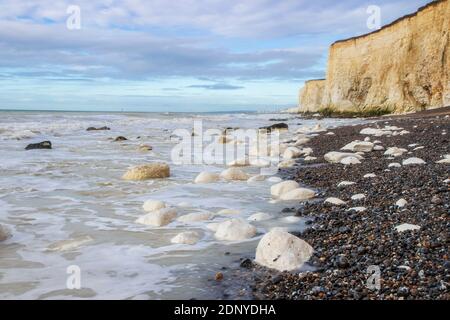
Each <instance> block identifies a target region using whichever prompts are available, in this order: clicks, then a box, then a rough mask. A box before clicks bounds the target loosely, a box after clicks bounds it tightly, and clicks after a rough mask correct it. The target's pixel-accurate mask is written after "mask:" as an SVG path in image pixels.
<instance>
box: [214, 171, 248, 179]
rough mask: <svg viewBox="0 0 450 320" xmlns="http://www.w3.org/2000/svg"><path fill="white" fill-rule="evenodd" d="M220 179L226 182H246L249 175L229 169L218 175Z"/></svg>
mask: <svg viewBox="0 0 450 320" xmlns="http://www.w3.org/2000/svg"><path fill="white" fill-rule="evenodd" d="M220 177H221V178H222V179H225V180H228V181H233V180H248V178H249V175H248V174H247V173H245V172H244V171H242V170H240V169H238V168H229V169H226V170H224V171H222V173H221V174H220Z"/></svg>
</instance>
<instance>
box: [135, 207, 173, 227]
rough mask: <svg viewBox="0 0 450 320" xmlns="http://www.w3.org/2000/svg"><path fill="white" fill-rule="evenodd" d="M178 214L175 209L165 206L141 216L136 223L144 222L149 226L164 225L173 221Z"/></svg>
mask: <svg viewBox="0 0 450 320" xmlns="http://www.w3.org/2000/svg"><path fill="white" fill-rule="evenodd" d="M176 216H177V212H176V210H175V209H171V208H164V209H159V210H156V211H153V212H150V213H148V214H146V215H145V216H142V217H139V218H138V219H137V220H136V223H140V224H144V225H147V226H154V227H162V226H165V225H167V224H169V223H171V222H172V221H173V220H174V219H175V218H176Z"/></svg>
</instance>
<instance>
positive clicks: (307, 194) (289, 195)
mask: <svg viewBox="0 0 450 320" xmlns="http://www.w3.org/2000/svg"><path fill="white" fill-rule="evenodd" d="M315 195H316V192H315V191H314V190H311V189H307V188H296V189H294V190H291V191H288V192H286V193H282V194H281V195H280V200H283V201H292V200H299V201H303V200H308V199H312V198H314V196H315Z"/></svg>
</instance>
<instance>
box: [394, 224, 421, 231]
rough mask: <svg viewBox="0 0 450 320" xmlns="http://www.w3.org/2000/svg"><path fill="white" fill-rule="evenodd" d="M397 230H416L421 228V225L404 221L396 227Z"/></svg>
mask: <svg viewBox="0 0 450 320" xmlns="http://www.w3.org/2000/svg"><path fill="white" fill-rule="evenodd" d="M395 230H396V231H397V232H405V231H410V230H411V231H414V230H420V226H417V225H415V224H409V223H403V224H401V225H398V226H396V227H395Z"/></svg>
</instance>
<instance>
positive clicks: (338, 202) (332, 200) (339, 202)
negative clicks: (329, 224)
mask: <svg viewBox="0 0 450 320" xmlns="http://www.w3.org/2000/svg"><path fill="white" fill-rule="evenodd" d="M324 202H325V203H330V204H333V205H336V206H342V205H345V204H346V203H345V201H342V200H341V199H339V198H334V197H331V198H327V199H325V201H324Z"/></svg>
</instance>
